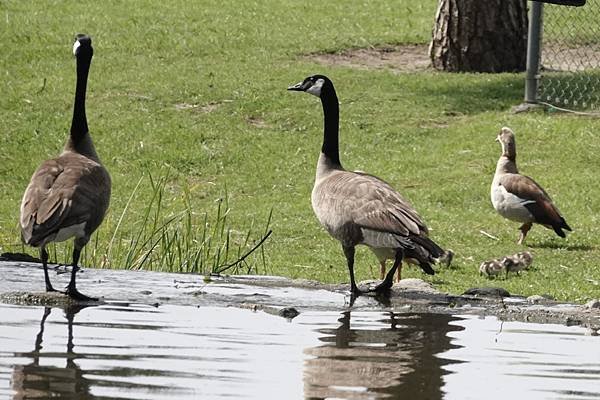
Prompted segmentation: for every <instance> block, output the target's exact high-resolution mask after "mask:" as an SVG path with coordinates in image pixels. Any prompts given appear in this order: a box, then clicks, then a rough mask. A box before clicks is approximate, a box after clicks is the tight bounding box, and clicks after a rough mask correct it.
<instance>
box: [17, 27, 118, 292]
mask: <svg viewBox="0 0 600 400" xmlns="http://www.w3.org/2000/svg"><path fill="white" fill-rule="evenodd" d="M73 54H74V55H75V58H76V60H77V84H76V88H75V102H74V107H73V120H72V122H71V133H70V136H69V139H68V140H67V143H66V145H65V147H64V149H63V152H62V153H61V154H60V155H59V156H58V157H57V158H53V159H51V160H47V161H45V162H44V163H42V165H40V167H39V168H38V169H37V170H36V171H35V172H34V174H33V176H32V177H31V181H30V182H29V185H28V186H27V189H26V190H25V194H24V195H23V200H22V202H21V218H20V224H21V236H22V239H23V241H24V242H25V243H26V244H28V245H31V246H34V247H39V248H40V255H41V259H42V263H43V266H44V279H45V282H46V291H49V292H52V291H55V289H54V288H53V287H52V284H51V283H50V278H49V276H48V252H47V251H46V245H47V244H48V243H50V242H62V241H65V240H67V239H70V238H74V239H75V240H74V249H73V267H72V270H71V280H70V282H69V285H68V286H67V288H66V291H65V294H67V295H69V296H71V297H72V298H75V299H78V300H84V301H89V300H95V299H93V298H91V297H88V296H86V295H84V294H82V293H80V292H79V291H78V290H77V287H76V283H75V275H76V272H77V270H78V269H79V268H78V266H77V263H78V262H79V256H80V253H81V249H82V248H83V247H84V246H85V245H86V244H87V242H88V241H89V239H90V236H91V234H92V233H93V232H94V231H95V230H96V228H98V226H100V224H101V223H102V220H103V219H104V214H105V213H106V210H107V208H108V204H109V201H110V190H111V181H110V176H109V174H108V171H107V170H106V168H104V166H103V165H102V164H101V162H100V159H99V158H98V154H96V150H95V148H94V144H93V142H92V138H91V137H90V134H89V132H88V125H87V118H86V115H85V95H86V86H87V78H88V72H89V69H90V64H91V61H92V55H93V49H92V40H91V39H90V37H89V36H86V35H77V37H76V39H75V43H74V45H73Z"/></svg>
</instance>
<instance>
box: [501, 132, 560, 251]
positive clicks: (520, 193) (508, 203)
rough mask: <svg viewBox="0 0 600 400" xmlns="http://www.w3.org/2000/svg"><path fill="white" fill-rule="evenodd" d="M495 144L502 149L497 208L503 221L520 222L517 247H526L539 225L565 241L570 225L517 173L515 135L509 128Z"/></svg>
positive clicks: (547, 198) (544, 195)
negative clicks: (534, 228) (523, 245)
mask: <svg viewBox="0 0 600 400" xmlns="http://www.w3.org/2000/svg"><path fill="white" fill-rule="evenodd" d="M496 141H498V142H500V144H501V145H502V155H501V156H500V159H499V160H498V164H497V165H496V173H495V175H494V180H493V181H492V187H491V198H492V204H493V205H494V208H495V209H496V211H498V213H499V214H500V215H502V216H503V217H504V218H507V219H510V220H511V221H516V222H521V223H522V224H523V225H521V227H520V228H519V229H520V230H521V235H520V236H519V240H518V241H517V243H518V244H523V241H524V240H525V236H527V232H529V230H530V229H531V226H532V224H533V223H534V222H535V223H536V224H540V225H543V226H545V227H546V228H548V229H553V230H554V232H556V234H557V235H558V236H560V237H563V238H564V237H565V236H566V235H565V232H563V229H566V230H568V231H570V230H571V228H570V227H569V225H567V221H565V219H564V218H563V217H562V216H561V215H560V211H558V208H556V206H555V205H554V203H553V202H552V199H551V198H550V196H548V194H547V193H546V191H545V190H544V189H542V187H541V186H540V185H538V184H537V183H536V182H535V181H534V180H533V179H531V178H530V177H528V176H525V175H521V174H519V171H518V170H517V147H516V143H515V134H514V133H513V131H512V130H511V129H510V128H506V127H504V128H502V130H501V131H500V133H498V136H497V137H496Z"/></svg>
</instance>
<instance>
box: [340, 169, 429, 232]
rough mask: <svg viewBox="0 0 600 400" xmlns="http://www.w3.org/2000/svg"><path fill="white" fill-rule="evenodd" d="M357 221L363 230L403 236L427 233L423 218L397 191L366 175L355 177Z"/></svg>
mask: <svg viewBox="0 0 600 400" xmlns="http://www.w3.org/2000/svg"><path fill="white" fill-rule="evenodd" d="M351 186H352V187H353V188H354V190H353V191H352V195H353V202H354V204H355V207H354V208H353V211H352V218H353V220H354V222H355V223H356V224H357V225H359V226H360V227H361V228H365V229H371V230H374V231H378V232H388V233H393V234H395V235H400V236H413V235H416V236H418V235H421V234H422V233H425V234H427V227H426V226H425V224H424V223H423V221H422V220H421V217H420V216H419V215H418V214H417V212H416V211H415V210H414V209H413V208H412V206H411V205H410V203H409V202H408V201H406V200H405V199H404V198H403V197H402V196H401V195H400V194H399V193H398V192H397V191H395V190H394V189H393V188H392V187H391V186H390V185H389V184H387V183H386V182H385V181H383V180H381V179H379V178H377V177H374V176H372V175H367V174H359V173H355V174H354V176H353V177H352V185H351Z"/></svg>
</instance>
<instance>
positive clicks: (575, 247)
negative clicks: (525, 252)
mask: <svg viewBox="0 0 600 400" xmlns="http://www.w3.org/2000/svg"><path fill="white" fill-rule="evenodd" d="M528 247H531V248H532V249H560V250H567V251H591V250H594V249H595V247H594V246H590V245H587V244H564V243H560V242H554V241H548V242H542V243H532V244H528Z"/></svg>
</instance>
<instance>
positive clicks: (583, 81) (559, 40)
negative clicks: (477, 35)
mask: <svg viewBox="0 0 600 400" xmlns="http://www.w3.org/2000/svg"><path fill="white" fill-rule="evenodd" d="M533 6H534V7H535V6H538V7H540V12H539V14H538V16H539V18H540V19H541V22H542V25H541V32H540V33H541V34H540V35H539V40H540V43H539V54H538V60H539V64H538V65H537V73H535V78H536V79H538V82H537V85H536V86H537V91H536V95H535V97H536V99H535V100H536V101H535V102H537V103H542V104H546V105H551V106H554V107H556V108H564V109H567V110H574V111H578V110H590V111H600V0H588V1H587V2H586V4H585V5H584V6H583V7H569V6H563V5H556V4H543V5H542V4H541V3H538V4H537V5H536V4H535V3H533ZM542 11H543V12H542ZM535 14H536V13H533V12H532V16H533V17H536V15H535ZM532 22H533V21H532ZM530 23H531V22H530ZM530 40H531V35H530ZM529 47H530V48H531V46H529ZM534 47H535V46H534Z"/></svg>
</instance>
